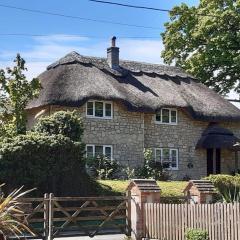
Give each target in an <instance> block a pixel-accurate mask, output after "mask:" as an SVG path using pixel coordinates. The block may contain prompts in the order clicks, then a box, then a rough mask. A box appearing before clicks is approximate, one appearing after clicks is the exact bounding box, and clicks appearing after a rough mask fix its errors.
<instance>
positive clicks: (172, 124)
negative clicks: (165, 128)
mask: <svg viewBox="0 0 240 240" xmlns="http://www.w3.org/2000/svg"><path fill="white" fill-rule="evenodd" d="M155 124H158V125H170V126H177V125H178V123H163V122H158V121H155Z"/></svg>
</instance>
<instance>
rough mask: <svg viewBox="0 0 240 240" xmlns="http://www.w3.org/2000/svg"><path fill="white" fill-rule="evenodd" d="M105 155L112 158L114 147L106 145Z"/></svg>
mask: <svg viewBox="0 0 240 240" xmlns="http://www.w3.org/2000/svg"><path fill="white" fill-rule="evenodd" d="M105 156H106V157H107V158H108V159H111V157H112V148H111V147H105Z"/></svg>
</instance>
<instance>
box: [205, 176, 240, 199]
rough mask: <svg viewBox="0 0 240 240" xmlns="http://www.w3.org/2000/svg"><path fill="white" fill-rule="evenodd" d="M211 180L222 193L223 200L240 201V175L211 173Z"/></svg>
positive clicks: (208, 178) (209, 178)
mask: <svg viewBox="0 0 240 240" xmlns="http://www.w3.org/2000/svg"><path fill="white" fill-rule="evenodd" d="M205 179H207V180H210V181H211V182H212V183H213V184H214V186H215V187H216V188H217V190H218V192H219V193H220V195H221V197H222V200H223V201H224V202H227V203H231V202H240V175H239V174H237V175H235V176H232V175H224V174H219V175H210V176H209V177H206V178H205Z"/></svg>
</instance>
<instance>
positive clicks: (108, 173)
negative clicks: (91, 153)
mask: <svg viewBox="0 0 240 240" xmlns="http://www.w3.org/2000/svg"><path fill="white" fill-rule="evenodd" d="M87 168H88V171H89V173H90V175H91V176H93V177H94V178H97V179H114V178H116V176H117V174H119V172H120V171H121V165H120V164H119V163H118V162H117V161H115V160H111V159H109V158H107V157H105V156H98V157H94V158H88V159H87Z"/></svg>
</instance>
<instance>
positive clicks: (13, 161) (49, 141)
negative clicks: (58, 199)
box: [0, 133, 96, 196]
mask: <svg viewBox="0 0 240 240" xmlns="http://www.w3.org/2000/svg"><path fill="white" fill-rule="evenodd" d="M84 149H85V147H84V144H82V143H79V142H73V141H71V140H70V138H68V137H65V136H63V135H52V136H49V135H44V134H39V133H28V134H27V135H19V136H17V137H13V138H11V139H6V140H4V141H3V142H1V143H0V182H3V183H6V186H8V190H9V191H10V190H12V189H13V188H16V187H19V186H22V185H24V186H25V187H26V188H34V187H37V191H36V194H38V195H39V194H43V193H45V192H48V193H49V192H53V193H54V194H55V195H58V196H63V195H89V194H91V192H92V194H95V186H96V183H95V182H94V181H93V180H91V179H90V177H89V176H88V175H87V174H86V172H85V161H84V158H83V157H82V156H83V155H84Z"/></svg>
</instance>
